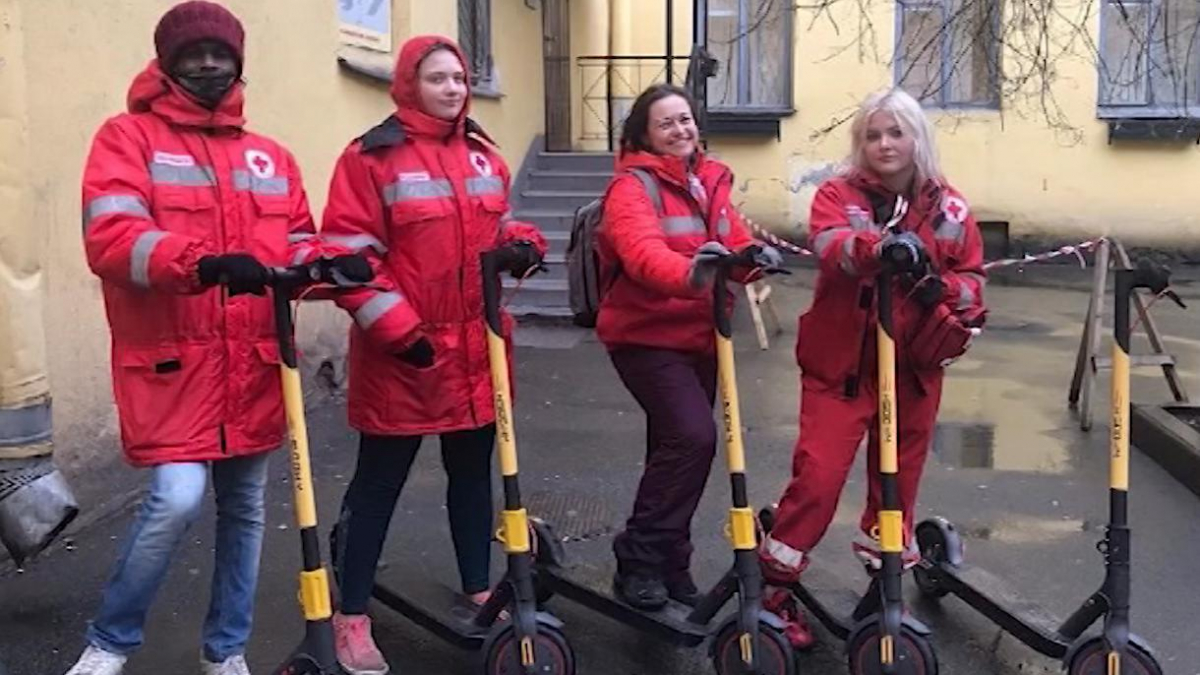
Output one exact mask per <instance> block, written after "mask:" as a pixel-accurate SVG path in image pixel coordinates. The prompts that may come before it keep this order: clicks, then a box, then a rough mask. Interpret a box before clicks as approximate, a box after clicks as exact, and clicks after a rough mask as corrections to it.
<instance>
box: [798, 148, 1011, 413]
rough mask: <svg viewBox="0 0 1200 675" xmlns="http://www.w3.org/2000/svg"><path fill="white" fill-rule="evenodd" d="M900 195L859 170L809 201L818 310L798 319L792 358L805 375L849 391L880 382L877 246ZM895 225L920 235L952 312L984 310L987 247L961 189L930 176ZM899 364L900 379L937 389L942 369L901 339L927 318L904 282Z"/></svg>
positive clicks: (898, 304) (899, 300)
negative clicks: (920, 363) (920, 359)
mask: <svg viewBox="0 0 1200 675" xmlns="http://www.w3.org/2000/svg"><path fill="white" fill-rule="evenodd" d="M895 201H896V195H895V194H894V193H892V192H891V191H890V190H888V189H887V188H886V187H884V185H883V184H882V182H880V180H879V179H878V178H877V177H875V176H874V175H872V174H868V173H866V172H862V171H855V172H852V173H850V174H849V175H847V176H844V177H838V178H833V179H830V180H828V181H826V182H825V183H824V184H823V185H822V186H821V187H820V188H819V189H818V190H817V194H816V196H815V197H814V199H813V204H812V217H811V220H810V223H809V246H810V247H811V248H812V249H813V250H814V251H815V252H816V253H817V255H818V256H819V260H820V273H819V276H818V278H817V287H816V290H815V292H814V295H813V301H812V306H811V307H810V308H809V309H808V311H807V312H805V313H804V314H802V315H801V316H800V320H799V328H798V337H797V342H796V360H797V362H798V363H799V365H800V368H801V370H802V371H803V372H804V374H805V375H806V376H811V377H814V378H816V379H817V380H818V381H820V382H821V383H822V384H824V385H825V386H827V387H830V388H836V389H837V390H839V391H844V392H845V394H846V395H847V396H852V395H854V394H855V393H856V392H857V384H858V383H859V382H861V381H862V380H863V379H864V378H874V377H875V373H874V368H875V363H876V311H877V310H876V297H875V295H876V292H875V287H876V275H877V274H878V273H879V270H880V266H879V260H878V258H877V254H876V252H875V244H876V243H877V242H878V241H879V240H880V231H881V227H882V225H883V224H884V223H886V222H887V221H888V220H889V219H890V218H891V215H892V209H893V205H894V204H895ZM896 231H897V232H899V231H910V232H914V233H916V234H917V235H918V236H919V237H920V238H921V241H922V243H923V244H924V245H925V249H926V251H927V252H928V253H929V256H930V258H931V263H932V267H933V269H934V271H935V273H936V274H938V275H940V277H941V278H942V280H943V282H944V283H945V292H944V295H943V296H942V302H943V304H945V305H946V306H947V308H948V309H950V310H951V311H953V312H957V313H960V314H967V313H972V312H973V311H974V310H977V309H978V308H981V307H982V304H983V289H984V285H985V284H986V280H987V277H986V274H985V272H984V269H983V244H982V239H981V237H980V234H979V227H978V225H977V224H976V223H975V217H974V216H973V215H971V212H970V209H969V207H968V206H967V202H966V200H965V199H963V197H962V195H961V194H959V193H958V191H957V190H955V189H954V188H952V187H950V186H948V185H943V184H939V183H938V182H937V181H926V183H925V184H924V185H923V186H921V188H920V189H919V190H918V191H917V194H916V196H915V198H914V199H912V200H911V202H910V203H909V208H908V213H907V215H906V216H905V218H904V220H903V221H901V222H900V223H899V224H898V225H897V227H896ZM893 293H895V294H896V295H895V296H894V297H895V298H896V301H895V303H894V305H893V306H894V308H895V313H894V319H893V320H894V322H895V330H896V335H897V336H898V337H899V344H898V346H897V367H898V369H899V376H900V377H916V378H917V380H918V383H920V384H928V385H933V384H935V383H936V381H938V380H939V379H940V378H941V376H942V369H941V368H936V369H922V370H918V369H916V368H915V367H914V366H913V365H912V360H911V359H910V358H909V356H908V348H907V346H906V344H905V338H906V337H907V336H911V335H912V334H913V333H914V332H915V330H916V328H917V326H918V325H919V323H920V322H921V321H922V320H924V318H925V317H926V314H927V312H926V310H924V309H923V308H922V307H921V305H920V304H919V303H918V302H917V300H916V299H915V298H911V297H907V293H908V289H906V288H904V287H902V285H901V284H900V282H899V281H897V282H896V285H895V287H894V289H893Z"/></svg>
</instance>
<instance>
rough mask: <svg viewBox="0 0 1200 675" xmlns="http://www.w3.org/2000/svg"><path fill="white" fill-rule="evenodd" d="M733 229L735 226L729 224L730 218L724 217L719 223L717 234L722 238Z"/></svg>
mask: <svg viewBox="0 0 1200 675" xmlns="http://www.w3.org/2000/svg"><path fill="white" fill-rule="evenodd" d="M732 229H733V226H732V225H730V224H729V219H728V218H726V217H724V216H722V217H721V219H720V220H718V221H717V234H719V235H721V236H722V237H724V236H725V235H727V234H729V232H730V230H732Z"/></svg>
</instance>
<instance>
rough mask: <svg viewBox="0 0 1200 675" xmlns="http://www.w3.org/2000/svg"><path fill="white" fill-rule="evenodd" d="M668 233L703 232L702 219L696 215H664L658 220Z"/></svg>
mask: <svg viewBox="0 0 1200 675" xmlns="http://www.w3.org/2000/svg"><path fill="white" fill-rule="evenodd" d="M659 223H661V225H662V229H663V232H666V233H667V234H668V235H681V234H704V233H705V229H704V221H703V220H701V219H700V218H698V217H696V216H666V217H665V218H663V219H662V220H660V221H659Z"/></svg>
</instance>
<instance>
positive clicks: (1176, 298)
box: [1163, 289, 1187, 309]
mask: <svg viewBox="0 0 1200 675" xmlns="http://www.w3.org/2000/svg"><path fill="white" fill-rule="evenodd" d="M1163 295H1165V296H1166V297H1168V298H1170V299H1171V301H1172V302H1174V303H1175V304H1176V305H1179V308H1180V309H1187V304H1186V303H1184V301H1183V298H1180V297H1179V295H1178V294H1177V293H1176V292H1175V291H1172V290H1171V289H1167V290H1165V291H1163Z"/></svg>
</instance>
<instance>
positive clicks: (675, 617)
mask: <svg viewBox="0 0 1200 675" xmlns="http://www.w3.org/2000/svg"><path fill="white" fill-rule="evenodd" d="M753 265H754V263H753V262H752V261H751V260H749V259H748V257H747V256H745V255H743V254H738V255H729V256H726V257H725V258H724V259H723V260H722V261H721V265H720V267H719V270H718V273H717V275H716V279H715V282H714V286H713V312H714V317H715V320H716V321H715V322H716V330H715V339H716V347H717V369H718V376H719V389H720V399H721V417H722V419H723V421H724V427H725V448H726V460H727V464H728V468H729V480H730V486H731V488H732V498H733V499H732V507H731V508H730V510H729V522H728V524H727V525H726V535H727V537H728V538H729V540H730V542H731V544H732V545H733V555H734V561H733V566H732V568H731V569H730V570H729V571H728V572H726V573H725V575H724V576H723V577H722V578H721V579H720V581H718V582H717V584H716V585H715V586H713V587H712V589H711V590H709V591H708V592H707V593H705V594H704V595H702V596H701V597H700V599H699V602H698V603H697V604H696V606H695V608H692V607H688V606H687V605H684V604H681V603H679V602H676V601H674V600H670V601H668V603H667V605H666V606H665V607H664V608H662V609H659V610H656V611H642V610H639V609H635V608H634V607H631V606H630V605H628V604H626V603H624V602H622V601H621V600H618V599H616V598H614V597H613V596H612V595H611V594H609V593H606V592H604V591H602V590H599V589H596V588H594V587H593V586H591V585H590V584H588V583H586V582H585V581H583V580H582V579H580V578H579V577H578V576H576V575H573V574H572V570H571V569H570V568H569V566H568V564H567V561H566V558H565V550H564V547H563V545H562V543H561V542H560V541H559V539H558V538H557V536H556V535H555V534H554V529H553V527H552V526H551V525H550V524H549V523H547V522H545V521H543V520H540V519H537V518H534V519H532V522H533V526H534V529H535V532H536V535H537V543H538V560H537V581H538V587H539V588H538V590H539V599H541V600H542V601H546V600H549V599H550V598H551V597H553V596H554V595H561V596H563V597H565V598H567V599H569V600H572V601H574V602H577V603H579V604H581V605H583V606H585V607H588V608H589V609H592V610H594V611H597V612H599V613H601V614H604V615H606V616H609V617H611V618H613V619H616V620H617V621H620V622H622V623H624V624H626V625H629V626H632V627H634V628H636V629H638V630H641V631H644V632H646V633H650V634H652V635H654V636H656V637H658V638H660V639H663V640H666V641H669V642H673V643H675V644H679V645H683V646H689V647H694V646H697V645H699V644H701V643H703V642H704V641H705V640H709V639H711V642H710V650H709V653H710V656H711V657H712V660H713V665H714V666H715V667H716V671H717V673H718V674H719V675H750V674H754V675H793V674H794V673H795V672H796V671H795V668H796V666H795V661H794V658H793V655H792V647H791V644H790V643H789V642H788V641H787V639H786V638H785V637H784V635H783V628H784V625H783V622H782V621H781V620H780V619H779V617H777V616H775V615H774V614H772V613H770V612H766V611H763V610H762V608H761V605H762V574H761V571H760V569H759V563H758V537H757V529H758V528H757V525H756V523H755V518H754V511H753V510H752V509H751V507H750V504H749V501H748V498H747V494H746V493H747V486H746V457H745V447H744V445H743V443H742V423H741V409H740V407H739V404H738V392H737V378H736V374H735V370H734V358H733V337H732V336H733V328H732V325H731V322H730V318H729V313H728V308H729V300H728V293H729V292H728V290H727V289H726V281H727V280H728V277H729V272H730V269H731V268H732V267H734V266H753ZM765 272H767V273H787V271H786V270H783V269H768V270H765ZM735 596H736V598H737V601H736V602H737V611H736V612H734V613H732V614H731V615H730V616H728V617H727V618H725V619H723V620H720V621H715V619H716V617H717V614H718V613H719V612H720V611H721V609H722V608H723V607H725V605H726V604H727V603H728V602H729V601H730V600H733V599H734V597H735Z"/></svg>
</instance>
